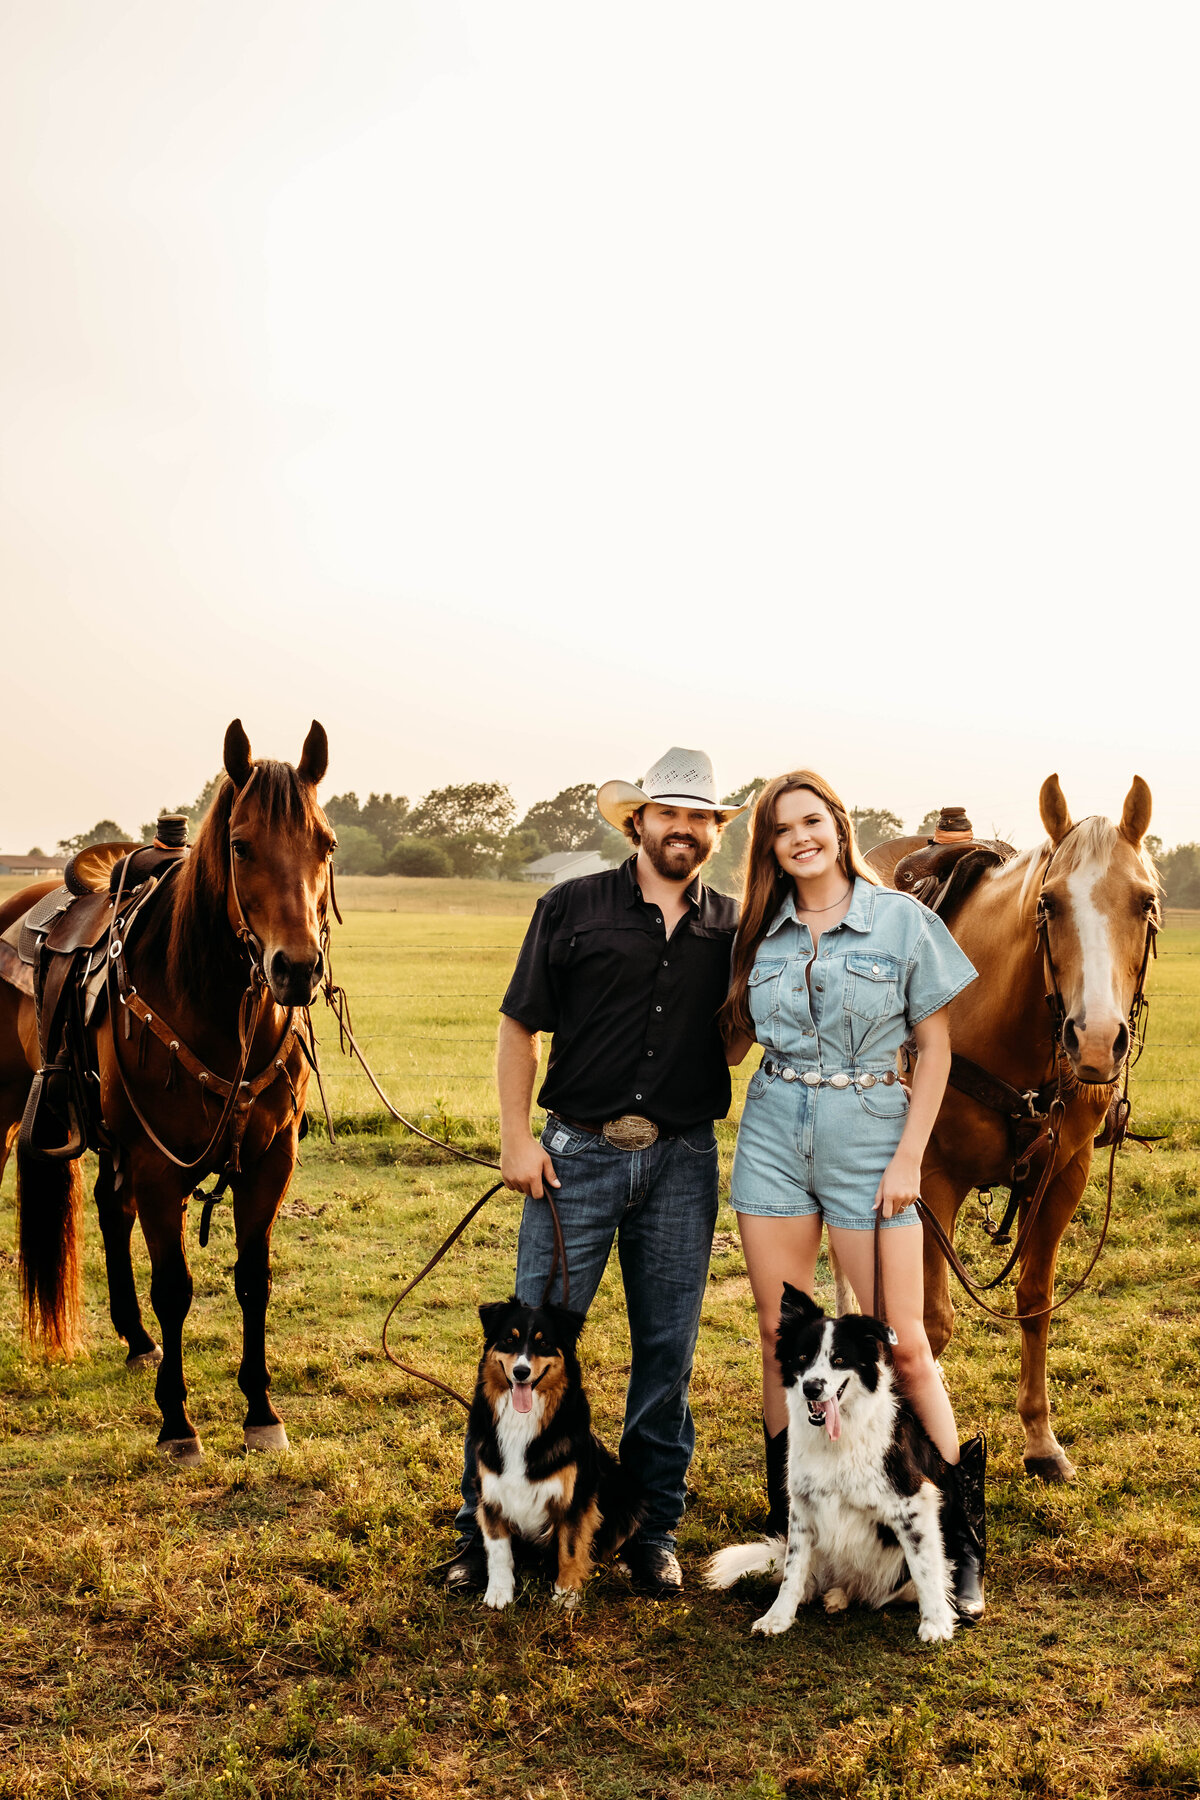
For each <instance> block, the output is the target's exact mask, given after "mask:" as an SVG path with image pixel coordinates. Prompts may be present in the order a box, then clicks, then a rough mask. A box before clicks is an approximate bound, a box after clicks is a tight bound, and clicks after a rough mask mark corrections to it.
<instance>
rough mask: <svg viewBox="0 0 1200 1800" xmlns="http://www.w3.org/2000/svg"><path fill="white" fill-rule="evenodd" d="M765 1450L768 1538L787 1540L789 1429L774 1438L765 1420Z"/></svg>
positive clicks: (778, 1432) (776, 1434)
mask: <svg viewBox="0 0 1200 1800" xmlns="http://www.w3.org/2000/svg"><path fill="white" fill-rule="evenodd" d="M763 1448H764V1450H765V1451H766V1454H767V1506H768V1508H769V1511H768V1513H767V1536H768V1537H779V1538H785V1537H786V1536H787V1532H788V1512H789V1509H790V1502H789V1500H788V1478H787V1473H788V1428H787V1426H786V1425H785V1426H784V1428H783V1430H782V1431H777V1432H776V1433H775V1436H774V1437H772V1436H771V1434H770V1432H769V1431H768V1430H767V1421H766V1420H765V1419H764V1420H763Z"/></svg>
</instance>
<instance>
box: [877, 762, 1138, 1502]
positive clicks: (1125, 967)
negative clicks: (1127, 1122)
mask: <svg viewBox="0 0 1200 1800" xmlns="http://www.w3.org/2000/svg"><path fill="white" fill-rule="evenodd" d="M1040 810H1041V815H1042V823H1043V825H1044V826H1045V828H1046V832H1047V841H1046V842H1045V843H1044V844H1042V845H1040V846H1039V847H1038V848H1036V849H1034V850H1028V851H1025V852H1024V853H1023V854H1022V855H1020V856H1018V857H1015V858H1014V859H1013V860H1012V861H1011V862H1008V863H1006V864H1004V865H1003V866H1001V867H999V868H996V869H992V870H990V871H989V872H987V873H986V874H985V875H984V876H983V877H982V879H981V880H980V881H979V882H978V883H977V885H976V886H975V887H974V888H973V889H972V890H971V891H970V892H969V893H968V895H967V897H966V898H965V899H964V901H963V902H962V904H961V905H960V906H959V907H958V909H957V910H956V911H955V913H954V915H953V917H951V918H950V919H949V920H948V921H947V923H948V924H949V926H950V929H951V930H952V932H953V933H954V936H955V938H956V939H957V941H958V943H959V944H960V945H961V946H962V948H963V949H964V950H965V951H966V953H967V955H968V956H969V957H970V959H971V961H972V962H973V963H974V965H975V967H976V969H977V970H978V971H979V979H978V981H974V982H972V983H971V985H970V986H969V987H968V988H966V989H965V990H964V992H963V993H961V994H960V995H959V996H958V998H957V999H956V1000H953V1001H952V1002H951V1004H950V1038H951V1044H952V1047H953V1050H954V1052H955V1053H956V1056H958V1057H965V1058H969V1059H970V1061H971V1062H972V1063H975V1064H977V1065H978V1066H979V1068H980V1070H986V1071H987V1072H988V1074H990V1075H991V1076H994V1077H998V1078H999V1080H1000V1081H1001V1082H1004V1083H1007V1084H1008V1085H1009V1086H1010V1087H1011V1088H1013V1089H1016V1090H1017V1091H1018V1093H1019V1094H1022V1095H1024V1094H1030V1095H1036V1094H1038V1093H1039V1091H1040V1092H1041V1093H1042V1095H1043V1097H1045V1096H1047V1095H1048V1093H1049V1092H1050V1091H1051V1090H1052V1089H1053V1088H1055V1087H1056V1086H1057V1085H1058V1080H1059V1077H1060V1076H1061V1091H1062V1099H1063V1102H1064V1108H1063V1111H1062V1118H1061V1129H1060V1131H1059V1133H1058V1142H1057V1145H1056V1146H1055V1147H1054V1149H1053V1165H1052V1173H1051V1174H1050V1178H1049V1181H1048V1183H1047V1185H1046V1187H1045V1190H1044V1193H1043V1196H1042V1199H1041V1202H1040V1204H1039V1206H1038V1211H1037V1215H1036V1218H1035V1221H1034V1224H1033V1227H1032V1230H1031V1233H1030V1237H1029V1241H1028V1243H1027V1245H1026V1247H1025V1254H1024V1256H1023V1257H1022V1258H1021V1262H1020V1273H1019V1278H1018V1281H1017V1288H1016V1301H1017V1312H1018V1313H1019V1314H1020V1315H1021V1331H1022V1341H1021V1379H1020V1387H1019V1390H1018V1398H1017V1410H1018V1412H1019V1414H1020V1417H1021V1422H1022V1424H1023V1425H1024V1427H1025V1451H1024V1457H1025V1468H1026V1470H1027V1471H1028V1472H1029V1474H1031V1475H1037V1476H1041V1477H1042V1478H1043V1479H1044V1480H1047V1481H1064V1480H1069V1479H1070V1478H1071V1477H1072V1476H1073V1475H1074V1473H1075V1470H1074V1468H1073V1467H1072V1465H1071V1463H1070V1461H1069V1460H1068V1458H1067V1456H1066V1455H1065V1454H1064V1452H1063V1449H1062V1446H1061V1445H1060V1444H1059V1442H1058V1440H1057V1438H1056V1437H1055V1435H1054V1433H1053V1431H1052V1430H1051V1429H1050V1401H1049V1396H1048V1394H1047V1391H1046V1349H1047V1344H1048V1340H1049V1335H1050V1313H1049V1309H1050V1307H1051V1305H1052V1303H1053V1300H1054V1268H1055V1262H1056V1260H1057V1256H1058V1246H1059V1243H1060V1242H1061V1240H1062V1235H1063V1232H1064V1231H1065V1230H1066V1228H1067V1226H1068V1224H1069V1223H1070V1221H1071V1219H1072V1217H1073V1216H1074V1213H1075V1208H1076V1207H1077V1206H1078V1204H1079V1199H1080V1196H1081V1195H1082V1193H1083V1190H1084V1186H1085V1184H1086V1182H1087V1178H1088V1171H1089V1169H1090V1168H1091V1163H1092V1148H1093V1143H1094V1140H1095V1137H1096V1133H1097V1131H1098V1130H1099V1128H1100V1126H1101V1124H1102V1122H1103V1120H1104V1118H1105V1114H1106V1112H1107V1110H1108V1107H1109V1103H1110V1101H1111V1099H1112V1096H1113V1091H1114V1087H1115V1084H1116V1082H1117V1081H1118V1080H1119V1078H1120V1076H1121V1074H1122V1072H1123V1069H1124V1065H1125V1061H1126V1058H1127V1057H1128V1055H1129V1053H1130V1049H1131V1044H1130V1018H1131V1013H1132V1012H1133V1009H1134V1005H1135V1000H1136V998H1137V997H1138V995H1139V992H1140V984H1141V980H1142V978H1143V976H1144V972H1145V966H1146V957H1147V952H1148V949H1149V947H1150V935H1151V933H1152V932H1153V930H1154V929H1155V927H1156V924H1157V918H1158V883H1157V878H1156V876H1155V871H1154V865H1153V863H1152V861H1151V859H1150V857H1149V855H1148V853H1147V852H1146V850H1145V849H1144V848H1143V843H1144V839H1145V836H1146V830H1147V827H1148V826H1149V824H1150V789H1149V788H1148V787H1147V785H1146V783H1145V782H1144V781H1143V780H1142V779H1141V777H1140V776H1135V777H1134V780H1133V785H1132V787H1131V788H1130V790H1129V793H1128V795H1127V796H1126V800H1125V805H1124V809H1123V811H1122V814H1121V822H1120V824H1119V825H1114V824H1112V822H1111V821H1110V820H1108V819H1105V818H1101V817H1099V816H1097V817H1094V818H1088V819H1083V820H1081V821H1080V822H1079V824H1077V825H1075V824H1072V822H1071V816H1070V813H1069V812H1068V810H1067V803H1066V800H1065V799H1064V798H1063V792H1062V789H1061V787H1060V786H1059V782H1058V777H1057V775H1051V776H1050V777H1049V779H1048V780H1047V781H1046V782H1045V783H1044V784H1043V786H1042V791H1041V795H1040ZM869 860H870V862H871V864H872V866H873V867H874V868H875V870H876V872H877V873H878V874H879V875H880V876H881V877H882V878H883V879H884V880H885V881H886V880H888V879H889V878H890V876H891V873H892V869H893V867H894V866H895V863H896V860H897V857H896V854H895V852H894V851H893V850H891V847H890V846H888V845H886V844H883V845H880V846H879V847H878V849H877V850H873V851H872V852H871V853H870V858H869ZM1047 1000H1049V1001H1050V1002H1051V1005H1049V1006H1048V1005H1047ZM1056 1014H1057V1015H1059V1016H1060V1017H1061V1028H1060V1029H1059V1031H1058V1037H1059V1040H1060V1043H1061V1049H1060V1048H1059V1044H1058V1043H1056V1025H1055V1018H1056ZM954 1080H955V1077H954V1076H953V1075H952V1077H951V1082H952V1085H951V1086H950V1087H948V1088H947V1090H946V1097H945V1100H944V1101H943V1103H942V1108H941V1111H940V1113H939V1114H938V1119H937V1124H936V1125H935V1127H934V1130H933V1135H932V1137H931V1138H930V1141H929V1148H928V1150H927V1152H926V1155H925V1160H924V1163H923V1165H922V1169H921V1193H922V1197H923V1199H924V1201H925V1204H926V1206H927V1207H928V1208H929V1210H930V1211H931V1212H932V1213H933V1214H934V1216H935V1217H936V1218H937V1219H938V1221H939V1222H940V1223H941V1225H942V1228H943V1230H944V1231H945V1232H946V1233H947V1235H948V1236H950V1237H953V1233H954V1223H955V1219H956V1218H957V1215H958V1210H959V1208H960V1206H961V1205H962V1203H963V1200H964V1199H965V1197H966V1195H967V1194H968V1193H969V1192H970V1191H971V1189H972V1188H976V1187H978V1188H991V1187H992V1186H993V1185H1009V1184H1010V1183H1011V1181H1012V1177H1013V1165H1014V1161H1015V1160H1016V1159H1015V1157H1014V1149H1013V1144H1012V1141H1011V1138H1010V1133H1009V1123H1008V1119H1007V1118H1006V1117H1005V1116H1004V1114H1003V1113H1001V1112H999V1111H997V1110H995V1109H994V1107H993V1106H991V1105H988V1104H984V1103H983V1102H982V1101H981V1100H980V1099H977V1098H973V1097H971V1096H970V1095H969V1094H968V1093H964V1092H962V1091H960V1089H958V1088H957V1087H956V1086H954V1085H953V1082H954ZM1042 1110H1045V1099H1043V1107H1042ZM1050 1154H1051V1152H1050V1151H1049V1150H1048V1148H1047V1147H1046V1146H1045V1144H1044V1142H1043V1145H1042V1147H1041V1148H1040V1149H1038V1150H1036V1151H1035V1153H1034V1155H1033V1158H1032V1160H1031V1163H1030V1165H1029V1167H1028V1172H1027V1173H1023V1174H1022V1175H1021V1177H1020V1179H1019V1181H1018V1183H1017V1189H1018V1192H1019V1195H1020V1200H1021V1205H1020V1210H1019V1213H1018V1217H1019V1218H1020V1219H1021V1220H1022V1221H1024V1220H1025V1218H1026V1216H1027V1211H1028V1205H1029V1202H1030V1199H1031V1198H1032V1197H1033V1196H1035V1195H1036V1193H1037V1189H1038V1187H1039V1185H1040V1181H1041V1177H1042V1176H1043V1174H1045V1172H1046V1162H1047V1158H1048V1156H1049V1155H1050ZM953 1322H954V1308H953V1306H952V1304H951V1301H950V1285H949V1270H948V1268H947V1264H946V1260H945V1258H944V1256H943V1255H942V1252H941V1250H940V1249H939V1248H938V1246H937V1245H936V1243H935V1242H934V1241H933V1239H932V1237H931V1235H930V1233H929V1232H928V1231H927V1232H926V1235H925V1325H926V1329H927V1331H928V1333H929V1340H930V1344H931V1346H932V1349H933V1353H934V1355H935V1356H937V1355H940V1354H941V1351H942V1349H943V1348H944V1347H945V1345H946V1344H947V1343H948V1342H949V1339H950V1333H951V1330H952V1327H953Z"/></svg>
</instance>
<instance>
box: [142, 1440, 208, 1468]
mask: <svg viewBox="0 0 1200 1800" xmlns="http://www.w3.org/2000/svg"><path fill="white" fill-rule="evenodd" d="M154 1448H155V1449H156V1450H157V1452H158V1454H159V1455H160V1456H166V1457H168V1458H169V1459H170V1460H171V1462H174V1463H179V1464H180V1465H181V1466H182V1467H184V1468H194V1467H195V1465H196V1464H197V1463H201V1462H203V1461H204V1450H203V1447H202V1446H201V1443H200V1439H199V1438H198V1437H186V1438H164V1439H163V1440H162V1442H161V1443H158V1444H155V1446H154Z"/></svg>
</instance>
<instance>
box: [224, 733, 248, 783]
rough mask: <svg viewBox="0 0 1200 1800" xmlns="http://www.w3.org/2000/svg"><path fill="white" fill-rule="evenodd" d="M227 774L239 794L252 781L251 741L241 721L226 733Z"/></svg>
mask: <svg viewBox="0 0 1200 1800" xmlns="http://www.w3.org/2000/svg"><path fill="white" fill-rule="evenodd" d="M225 773H226V774H227V775H228V776H229V778H230V780H231V781H232V782H233V785H234V787H235V788H237V790H238V792H239V793H240V792H241V790H242V788H244V787H245V785H246V783H247V782H248V781H249V779H250V739H249V738H248V737H247V736H246V733H245V731H244V730H243V729H242V721H241V720H240V719H235V720H234V721H233V723H232V725H230V727H229V730H228V731H227V732H226V733H225Z"/></svg>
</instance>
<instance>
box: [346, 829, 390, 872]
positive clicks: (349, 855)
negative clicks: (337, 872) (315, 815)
mask: <svg viewBox="0 0 1200 1800" xmlns="http://www.w3.org/2000/svg"><path fill="white" fill-rule="evenodd" d="M336 830H337V839H338V846H337V866H338V868H339V869H344V870H345V872H346V874H347V875H382V874H383V864H384V855H383V846H382V844H381V843H380V842H379V839H378V838H377V837H376V836H375V834H374V832H371V831H367V830H365V829H364V828H363V826H361V825H339V826H337V827H336Z"/></svg>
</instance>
